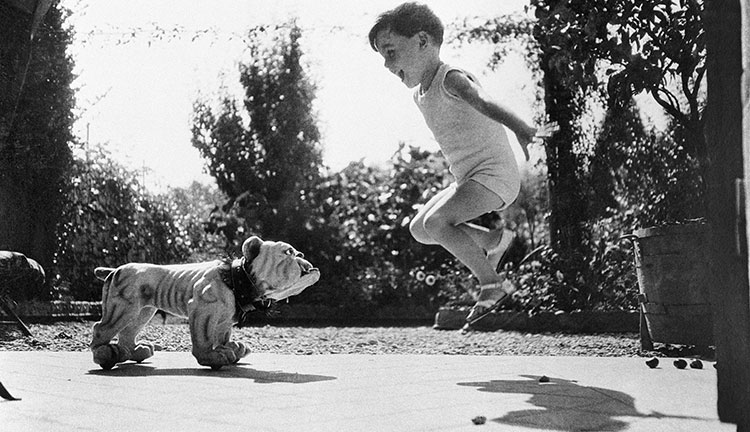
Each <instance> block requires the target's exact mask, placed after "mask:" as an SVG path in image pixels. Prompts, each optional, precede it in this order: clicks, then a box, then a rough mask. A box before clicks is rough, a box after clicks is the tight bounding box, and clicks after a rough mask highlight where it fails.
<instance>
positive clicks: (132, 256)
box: [56, 148, 191, 300]
mask: <svg viewBox="0 0 750 432" xmlns="http://www.w3.org/2000/svg"><path fill="white" fill-rule="evenodd" d="M71 182H72V185H71V189H70V192H69V195H68V200H67V202H66V204H65V207H64V211H63V222H62V223H61V224H60V226H59V230H58V239H59V249H58V252H57V255H56V265H57V273H58V281H57V283H56V286H57V287H58V290H59V291H60V293H59V294H60V295H70V296H72V297H73V298H75V299H77V300H100V299H101V283H100V282H99V281H97V280H96V278H95V277H94V272H93V270H94V268H95V267H99V266H109V267H116V266H118V265H120V264H123V263H126V262H132V261H139V262H152V263H159V264H166V263H176V262H181V261H184V260H186V259H187V258H188V257H189V255H190V246H191V244H190V242H189V241H188V239H189V235H187V233H186V232H185V231H184V230H181V227H180V226H178V225H177V222H176V221H175V219H174V218H173V214H172V213H171V212H170V209H169V204H168V203H167V202H165V201H163V200H159V199H157V198H156V197H155V196H153V195H151V194H149V193H148V192H146V190H145V189H144V187H143V185H141V184H140V183H139V181H138V178H137V175H136V173H134V172H131V171H128V170H127V169H125V168H124V167H123V166H121V165H119V164H117V163H115V162H113V161H112V160H111V159H110V158H109V157H108V155H107V154H106V153H105V152H104V151H103V150H102V149H101V148H97V149H94V150H93V151H90V152H88V153H87V154H86V157H85V159H80V158H79V159H77V160H76V161H75V162H74V164H73V168H72V172H71Z"/></svg>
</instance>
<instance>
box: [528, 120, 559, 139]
mask: <svg viewBox="0 0 750 432" xmlns="http://www.w3.org/2000/svg"><path fill="white" fill-rule="evenodd" d="M559 130H560V126H559V125H558V124H557V122H549V123H545V124H543V125H541V126H540V127H539V129H537V130H536V133H535V134H534V138H542V139H544V138H549V137H551V136H552V135H553V134H554V133H555V132H557V131H559Z"/></svg>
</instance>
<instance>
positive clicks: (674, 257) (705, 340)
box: [633, 224, 713, 346]
mask: <svg viewBox="0 0 750 432" xmlns="http://www.w3.org/2000/svg"><path fill="white" fill-rule="evenodd" d="M633 237H634V238H633V240H634V242H633V243H634V245H635V264H636V272H637V274H638V286H639V287H640V295H639V300H640V306H641V313H642V314H643V316H644V318H645V323H646V325H647V327H648V334H649V336H650V338H651V340H652V341H654V342H662V343H670V344H682V345H697V346H709V345H713V318H712V315H711V305H710V296H709V286H710V285H709V284H710V283H711V280H710V273H709V267H708V259H707V254H708V225H706V224H686V225H670V226H665V227H655V228H646V229H641V230H637V231H635V232H634V233H633Z"/></svg>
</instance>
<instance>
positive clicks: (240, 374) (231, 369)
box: [88, 362, 336, 384]
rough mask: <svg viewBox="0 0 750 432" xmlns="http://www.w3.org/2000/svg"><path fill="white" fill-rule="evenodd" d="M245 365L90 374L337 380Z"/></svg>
mask: <svg viewBox="0 0 750 432" xmlns="http://www.w3.org/2000/svg"><path fill="white" fill-rule="evenodd" d="M243 364H245V363H238V364H236V365H232V366H224V367H222V368H221V369H219V370H217V371H214V370H211V369H209V368H207V367H205V368H204V367H195V368H171V369H170V368H166V369H162V368H157V367H155V366H151V365H150V364H148V363H131V362H127V363H121V364H118V365H117V366H116V367H115V368H114V369H111V370H108V371H105V370H101V369H92V370H90V371H89V372H88V373H89V374H91V375H102V376H110V377H149V376H186V375H188V376H200V377H210V378H246V379H252V380H255V382H256V383H260V384H270V383H292V384H305V383H311V382H318V381H330V380H335V379H336V377H332V376H326V375H306V374H298V373H289V372H281V371H261V370H257V369H250V368H245V367H242V365H243Z"/></svg>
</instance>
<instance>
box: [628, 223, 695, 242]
mask: <svg viewBox="0 0 750 432" xmlns="http://www.w3.org/2000/svg"><path fill="white" fill-rule="evenodd" d="M708 228H709V225H708V224H707V223H704V222H693V223H685V224H671V225H659V226H653V227H648V228H641V229H637V230H635V231H633V235H634V236H635V237H637V238H639V239H640V238H644V237H656V236H664V235H680V234H702V233H706V232H707V231H708Z"/></svg>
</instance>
